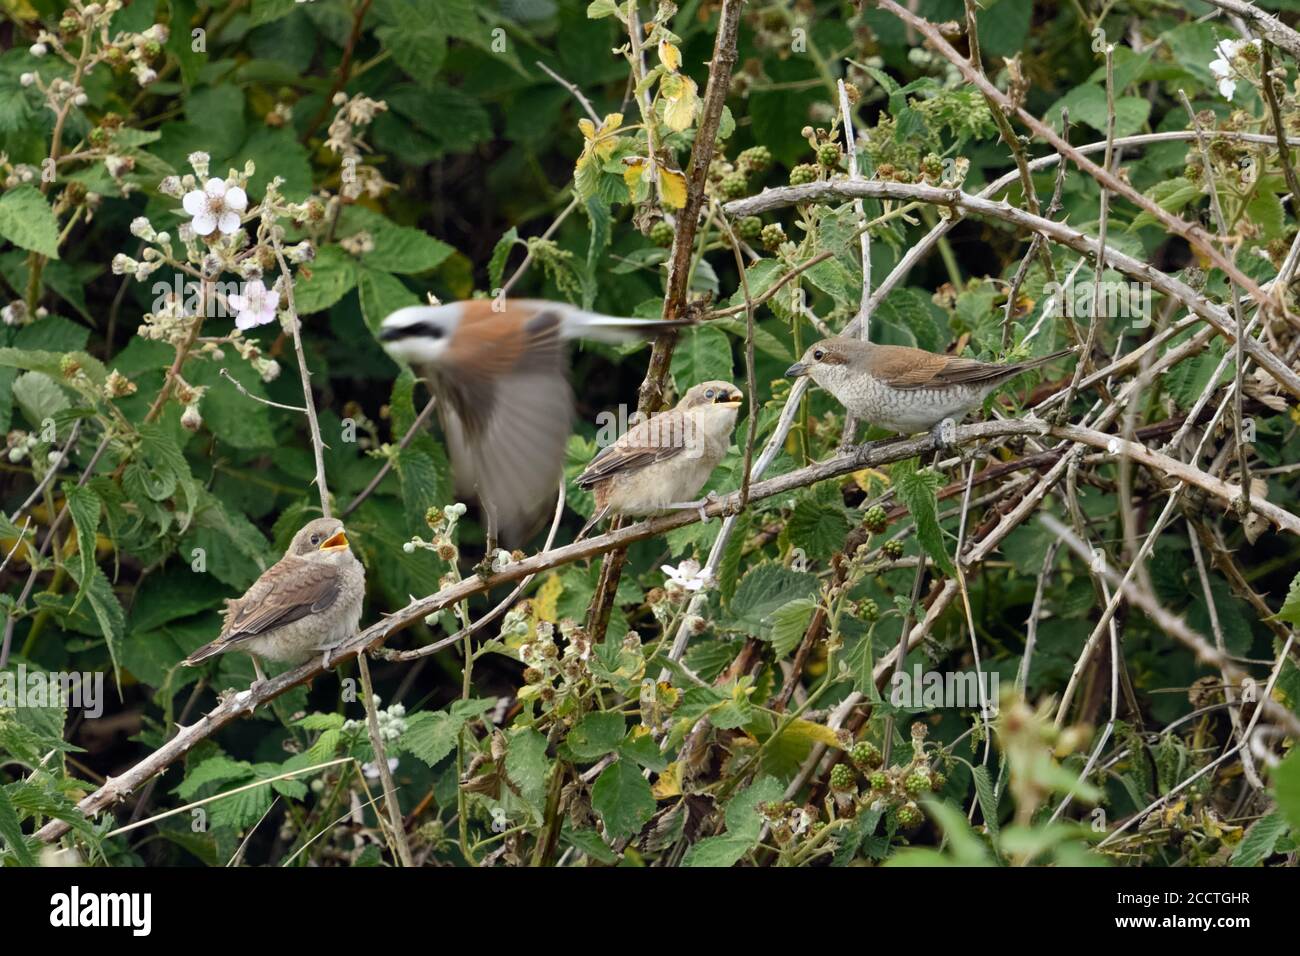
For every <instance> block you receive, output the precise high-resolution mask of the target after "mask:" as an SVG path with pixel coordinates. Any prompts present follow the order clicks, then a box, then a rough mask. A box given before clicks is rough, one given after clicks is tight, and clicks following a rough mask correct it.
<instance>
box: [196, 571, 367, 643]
mask: <svg viewBox="0 0 1300 956" xmlns="http://www.w3.org/2000/svg"><path fill="white" fill-rule="evenodd" d="M342 585H343V577H342V574H341V573H340V571H339V570H338V569H337V568H334V567H332V566H331V565H327V564H321V565H317V564H315V563H314V562H309V561H302V560H300V559H298V560H292V561H291V560H289V559H285V560H283V561H280V562H278V563H277V564H274V565H272V566H271V567H270V568H268V569H267V571H266V573H265V574H263V575H262V576H261V577H260V578H258V579H257V580H256V581H255V582H253V586H252V587H251V588H249V589H248V592H247V593H246V594H245V595H244V596H243V597H241V598H239V599H238V600H237V601H231V602H230V604H229V605H228V606H227V608H226V620H225V626H224V627H223V628H222V629H221V637H220V638H218V640H219V641H220V642H221V643H223V644H231V643H235V642H237V641H240V640H243V639H245V638H249V637H255V636H257V635H258V634H264V633H266V632H267V631H270V630H273V629H275V628H277V627H283V626H284V625H285V624H292V623H293V622H294V621H300V620H302V619H303V618H304V617H306V616H307V615H309V614H316V613H318V612H320V611H323V610H325V609H326V608H328V607H329V606H330V605H331V604H333V603H334V602H335V601H336V600H337V599H338V596H339V592H340V591H341V590H342Z"/></svg>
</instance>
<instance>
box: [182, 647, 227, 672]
mask: <svg viewBox="0 0 1300 956" xmlns="http://www.w3.org/2000/svg"><path fill="white" fill-rule="evenodd" d="M229 647H230V645H229V644H226V643H225V642H224V641H210V642H208V643H207V644H204V645H203V646H202V647H200V648H199V649H198V650H197V651H195V652H194V653H193V654H191V655H190V656H189V657H187V658H185V660H183V661H181V663H182V664H184V665H185V666H186V667H193V666H194V665H196V664H201V663H203V662H204V661H206V660H207V659H208V658H209V657H216V656H217V655H218V654H224V653H225V652H226V651H227V650H228V649H229Z"/></svg>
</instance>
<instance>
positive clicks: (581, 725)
mask: <svg viewBox="0 0 1300 956" xmlns="http://www.w3.org/2000/svg"><path fill="white" fill-rule="evenodd" d="M1097 6H1098V5H1096V4H1087V3H1070V4H1062V5H1057V4H1047V3H1037V4H1036V3H1034V2H1032V0H985V2H984V3H982V4H978V5H977V4H974V3H971V2H967V3H965V4H963V3H962V2H959V0H920V2H919V3H914V4H911V5H909V6H906V7H904V6H900V5H898V4H896V3H894V2H892V0H879V2H876V3H871V2H858V3H851V2H837V0H748V2H744V3H742V2H740V0H682V2H680V3H673V2H670V0H594V2H590V3H588V2H585V0H584V2H581V3H580V2H576V0H315V2H306V3H296V2H293V0H212V2H206V0H166V2H163V0H131V2H123V0H103V2H93V3H83V2H82V0H71V2H70V3H69V4H68V5H66V6H65V5H64V0H6V2H5V3H4V5H3V13H4V22H3V24H0V38H2V39H3V47H4V52H3V53H0V239H3V242H4V245H3V251H0V287H2V288H3V295H2V296H0V300H2V301H3V319H4V324H3V327H2V328H0V424H2V425H3V430H4V431H5V432H7V435H8V438H7V454H6V456H5V459H4V461H3V470H4V483H3V500H4V512H3V514H0V554H3V556H4V564H3V567H2V568H0V576H2V577H3V580H2V581H0V590H2V591H3V595H2V597H0V604H2V609H3V613H4V616H5V629H4V634H3V644H2V645H0V860H2V861H3V862H4V863H5V864H6V865H32V864H37V863H42V862H44V863H63V862H70V861H73V860H81V861H86V862H90V863H94V864H101V865H103V864H106V865H139V864H150V865H176V864H191V863H194V862H195V861H199V862H202V863H205V864H209V865H224V864H226V863H227V862H229V861H232V860H235V861H238V862H242V863H247V864H272V865H280V864H284V865H299V866H304V865H347V866H363V865H383V864H393V865H396V864H403V865H411V864H415V865H423V864H455V865H565V866H575V865H616V864H620V863H623V864H637V865H660V866H677V865H681V866H731V865H737V864H739V865H752V866H762V865H789V866H799V865H834V866H848V865H864V864H865V865H871V864H885V865H944V864H961V865H1025V864H1038V865H1050V864H1057V865H1085V864H1086V865H1096V864H1100V865H1107V864H1109V865H1129V866H1141V865H1193V866H1199V865H1223V864H1232V865H1241V866H1257V865H1277V864H1280V863H1294V861H1295V856H1296V852H1297V835H1300V758H1297V757H1296V756H1295V754H1294V753H1293V752H1291V751H1290V748H1291V746H1292V745H1293V744H1294V741H1295V739H1296V736H1297V733H1298V732H1300V716H1297V715H1298V714H1300V672H1298V671H1297V668H1296V661H1297V660H1300V649H1298V648H1297V647H1296V646H1295V644H1294V630H1293V627H1294V625H1296V624H1297V623H1300V576H1298V575H1296V574H1295V567H1296V564H1297V557H1298V556H1300V543H1298V542H1297V535H1298V534H1300V517H1297V514H1300V511H1298V510H1297V509H1298V506H1300V501H1298V498H1300V494H1298V488H1297V483H1296V476H1297V473H1298V472H1297V466H1296V465H1295V460H1296V459H1297V453H1298V452H1300V438H1298V437H1297V425H1298V424H1300V418H1297V416H1296V412H1295V404H1294V403H1295V401H1296V399H1297V397H1300V375H1298V374H1297V370H1298V369H1300V364H1298V363H1297V357H1298V355H1300V333H1298V331H1297V330H1298V328H1300V322H1297V319H1296V316H1297V315H1298V314H1300V309H1298V308H1297V300H1296V289H1297V284H1296V283H1297V261H1298V260H1300V234H1298V233H1297V208H1298V207H1297V204H1298V203H1300V194H1298V193H1300V190H1298V187H1297V182H1296V159H1295V156H1296V154H1295V152H1294V149H1296V148H1297V147H1300V108H1298V107H1297V96H1298V95H1300V82H1298V81H1297V57H1298V56H1300V34H1297V33H1296V31H1295V29H1294V24H1295V21H1296V14H1295V10H1296V6H1295V4H1294V3H1293V2H1291V0H1279V2H1273V3H1269V2H1261V3H1260V4H1259V5H1258V6H1259V7H1260V8H1267V9H1271V10H1273V11H1275V12H1276V11H1282V12H1280V13H1279V14H1278V16H1279V18H1278V19H1273V18H1272V17H1270V16H1268V15H1266V14H1263V13H1243V12H1242V11H1241V10H1239V9H1237V7H1238V6H1240V5H1238V4H1235V3H1229V2H1226V0H1225V2H1222V3H1221V2H1219V0H1214V2H1213V3H1206V2H1200V0H1196V2H1192V3H1189V4H1185V5H1183V6H1184V7H1186V9H1180V8H1178V7H1177V6H1175V5H1153V4H1147V3H1142V2H1138V0H1116V2H1114V3H1109V4H1106V5H1104V7H1103V9H1102V12H1101V13H1100V14H1098V12H1097V10H1096V8H1097ZM1221 8H1229V9H1227V10H1226V11H1225V10H1223V9H1221ZM1250 9H1251V10H1254V8H1253V7H1252V8H1250ZM1211 14H1217V15H1211ZM1243 18H1244V19H1243ZM1288 24H1290V25H1288ZM1242 31H1246V32H1245V33H1243V32H1242ZM503 294H508V295H526V296H531V297H535V298H547V299H556V300H566V301H569V302H572V303H575V304H578V305H580V306H583V307H585V308H588V309H593V310H596V311H600V312H603V313H608V314H614V315H625V316H637V317H643V318H653V317H658V316H663V317H665V318H681V317H691V318H695V319H697V320H698V321H697V323H696V324H695V325H694V326H693V327H691V328H690V329H688V330H687V331H685V332H683V333H682V334H680V335H675V336H663V337H660V338H659V339H658V340H656V341H655V343H654V344H653V345H652V346H646V345H638V346H625V347H613V346H605V345H594V344H582V345H580V346H576V347H575V348H574V355H573V367H572V382H573V385H574V389H575V392H576V394H577V400H578V408H579V415H578V420H577V422H576V423H575V429H574V435H573V437H572V438H571V439H570V443H569V448H568V463H567V466H566V475H567V478H568V479H569V481H570V483H569V485H568V487H567V488H566V489H565V495H564V499H563V500H564V502H565V503H564V505H563V510H562V511H561V512H560V514H559V515H558V522H557V525H556V528H555V529H553V530H552V532H551V536H550V537H549V538H547V537H544V535H539V536H538V537H537V538H536V539H535V540H534V541H533V542H531V544H530V545H529V547H527V548H524V549H521V550H520V551H516V552H514V553H510V554H507V553H504V552H498V553H495V554H485V549H484V533H483V528H482V525H481V522H480V519H479V515H478V512H477V509H475V508H474V507H473V502H461V501H457V500H456V497H455V494H454V491H453V487H452V481H451V475H450V467H449V462H448V456H447V452H446V450H445V446H444V443H443V439H442V435H441V432H440V431H439V429H438V428H437V427H434V428H433V429H432V430H428V429H425V428H424V427H422V421H421V420H417V419H422V418H423V417H425V416H421V412H422V410H424V409H425V408H426V406H425V401H426V397H425V391H424V388H423V386H422V385H421V384H420V383H419V382H418V381H417V379H416V376H415V375H414V373H413V372H412V371H411V370H410V369H409V368H405V367H401V366H399V365H398V364H395V363H394V362H393V361H392V360H391V359H390V358H389V357H388V356H387V355H386V353H385V352H384V351H383V349H382V348H381V347H380V346H379V344H378V342H377V340H376V337H375V333H376V330H377V328H378V325H379V323H380V322H381V321H382V320H383V318H384V317H385V316H386V315H388V314H389V313H391V312H393V311H394V310H396V309H398V308H401V307H403V306H407V305H413V304H419V303H422V302H426V301H437V300H440V301H454V300H458V299H469V298H474V297H496V296H500V295H503ZM839 332H845V334H849V335H858V334H869V335H870V338H871V340H872V341H874V342H876V343H883V344H893V345H906V346H916V347H920V348H922V349H926V350H929V351H932V352H947V353H950V354H953V355H958V354H960V355H965V356H969V357H975V358H981V359H984V360H988V361H1018V360H1021V359H1025V358H1029V357H1033V356H1041V355H1046V354H1048V353H1050V352H1052V351H1054V350H1056V349H1060V348H1067V347H1073V348H1074V349H1075V352H1074V355H1073V357H1072V358H1070V359H1068V360H1064V361H1058V362H1055V363H1053V364H1051V365H1049V366H1047V367H1045V368H1043V369H1039V370H1037V371H1034V372H1032V373H1029V374H1028V375H1026V376H1025V377H1023V378H1020V379H1017V380H1016V381H1015V382H1014V383H1013V384H1012V385H1011V386H1010V387H1008V388H1005V389H1003V390H1002V391H1001V392H999V393H998V394H997V395H995V396H994V397H993V398H990V399H989V400H987V401H986V402H985V405H984V408H983V410H982V412H981V413H979V414H978V415H977V416H975V417H978V418H981V419H984V421H983V422H982V423H981V424H979V425H976V426H973V427H959V428H957V429H956V432H955V438H956V441H957V444H956V445H955V446H953V447H952V448H948V449H944V448H939V447H934V444H933V443H932V442H931V440H930V439H929V438H917V439H911V440H906V441H905V440H894V439H890V437H889V434H888V433H887V432H885V431H883V430H881V429H879V428H873V427H872V426H871V425H870V424H869V423H856V430H854V427H850V426H853V425H854V424H855V423H851V422H846V415H845V411H844V409H843V408H842V407H841V406H839V405H838V404H837V403H836V402H835V401H834V400H833V399H832V398H831V397H830V396H829V395H828V394H827V393H825V392H823V391H820V390H818V389H815V388H809V387H808V383H807V382H806V381H803V380H801V381H798V382H797V383H795V384H793V385H792V384H791V382H790V381H789V380H788V379H786V378H784V377H783V376H784V370H785V369H786V367H787V366H788V365H789V364H790V363H791V362H794V361H795V360H797V359H798V358H799V357H800V356H801V355H802V354H803V352H804V350H805V349H806V348H807V347H808V346H809V345H810V344H811V343H812V342H814V341H816V340H817V339H819V338H821V337H823V336H824V335H829V334H833V333H839ZM711 379H722V380H727V381H733V382H736V383H737V384H738V385H741V387H742V388H744V390H745V392H746V395H747V401H746V403H745V406H744V408H743V410H742V414H741V419H740V422H739V424H738V426H737V428H736V430H735V435H734V437H735V446H734V447H733V448H732V450H731V452H730V454H729V455H728V457H727V458H726V460H725V461H724V462H723V464H722V465H721V466H720V467H719V468H718V469H717V470H716V471H715V473H714V474H713V476H712V478H711V480H710V482H709V485H708V486H707V490H709V491H711V492H716V494H717V496H718V497H717V498H716V499H715V501H714V504H713V505H712V506H711V508H710V510H711V514H710V518H711V519H712V520H709V521H707V522H706V521H701V520H700V516H699V515H697V514H695V512H694V511H691V512H686V513H682V514H674V515H670V516H667V517H661V518H654V519H651V520H650V521H649V522H648V523H646V522H642V523H633V522H632V521H630V520H628V521H625V522H623V523H622V525H621V527H615V528H613V529H612V530H610V531H608V532H606V533H603V534H595V535H593V536H590V537H588V538H586V539H584V540H583V542H582V543H581V544H579V545H577V546H574V547H571V548H565V546H566V545H569V544H570V543H571V542H573V540H574V537H575V535H576V533H577V531H578V529H579V528H580V527H581V526H582V523H583V521H584V520H585V519H586V518H588V517H590V516H591V513H592V509H593V503H592V499H591V496H590V494H589V493H588V492H586V491H584V490H582V489H580V488H578V487H577V486H576V485H574V484H572V479H573V478H574V477H576V475H577V474H578V473H579V472H581V471H582V469H583V468H584V467H585V465H586V464H587V463H588V462H589V461H590V460H591V458H592V456H593V455H594V454H595V453H596V451H597V450H598V447H599V444H600V443H603V442H604V441H605V440H606V437H605V431H604V430H603V429H604V428H605V426H606V425H607V423H608V422H609V421H610V420H614V421H618V422H626V421H627V419H628V417H629V416H630V415H631V413H632V412H633V411H640V412H641V413H648V412H654V411H657V410H659V409H660V408H662V407H665V406H666V405H669V404H671V403H672V401H673V400H674V397H675V396H678V395H680V394H682V393H683V392H685V390H686V389H688V388H689V387H690V386H692V385H694V384H696V383H699V382H703V381H706V380H711ZM611 409H617V410H618V411H617V412H614V413H611V411H610V410H611ZM611 415H612V419H611V418H610V417H609V416H611ZM859 441H863V442H865V444H860V445H859V444H858V442H859ZM520 467H527V463H520ZM467 506H469V507H467ZM323 510H324V511H326V513H332V514H335V515H341V516H342V517H343V518H344V520H345V522H346V524H347V527H348V531H349V536H350V537H351V540H352V547H353V549H354V551H356V553H357V554H358V556H359V557H360V558H361V559H362V561H363V562H364V564H365V567H366V571H367V602H366V611H365V615H364V617H363V622H362V624H363V627H365V628H367V630H366V631H365V632H364V633H363V634H362V635H360V636H359V637H358V638H357V639H356V640H355V641H353V642H351V643H350V644H349V645H348V646H347V648H346V649H345V652H344V653H341V654H340V658H341V660H340V661H339V662H338V663H337V666H336V667H334V668H333V669H331V670H328V671H326V670H323V669H322V667H321V664H320V662H318V661H313V662H309V663H308V664H305V665H303V666H302V667H300V668H297V669H295V670H293V671H292V672H291V673H289V674H287V675H286V674H283V673H282V674H281V676H280V677H275V678H273V679H272V680H271V681H270V682H269V683H268V684H267V685H264V686H262V687H260V688H256V689H254V690H252V691H246V690H244V688H247V687H249V685H250V683H251V682H252V680H253V671H252V664H251V662H250V661H249V660H248V659H247V658H246V657H245V656H243V655H226V656H221V657H218V658H215V659H214V660H213V661H211V662H207V663H205V664H204V665H203V666H201V667H196V668H190V667H184V666H181V664H180V661H182V660H183V659H184V658H185V657H186V656H187V655H188V654H189V653H191V652H192V651H193V650H194V649H195V648H197V647H199V646H200V645H202V644H204V643H206V642H207V641H210V640H211V639H212V638H213V637H215V636H216V634H217V633H218V632H219V630H220V627H221V612H222V609H223V602H224V601H225V600H226V599H229V598H232V597H237V596H239V595H240V594H242V593H243V591H244V590H245V589H246V588H247V587H248V586H249V585H250V584H251V583H252V582H253V581H254V580H255V579H256V578H257V577H258V575H259V574H260V573H261V572H262V571H263V570H265V569H266V568H267V567H268V566H269V565H270V564H271V563H272V562H274V561H275V560H276V559H277V558H278V556H279V555H280V554H282V553H283V552H284V550H285V548H286V546H287V544H288V541H289V539H290V538H291V537H292V535H293V534H294V532H295V531H296V530H297V529H298V528H299V527H301V526H302V525H303V524H304V523H305V522H306V521H307V520H309V519H310V518H312V517H316V516H319V515H320V513H321V512H322V511H323ZM1293 577H1294V578H1295V581H1294V582H1293V580H1292V579H1293ZM521 582H522V583H521ZM516 586H519V587H520V588H521V589H522V593H521V594H519V595H517V596H516V595H515V594H514V588H515V587H516ZM1288 589H1289V590H1288ZM512 598H513V600H511V599H512ZM494 608H496V609H497V612H498V613H497V614H495V615H490V614H489V611H491V610H492V609H494ZM474 622H481V624H480V626H478V627H477V628H476V629H475V630H474V633H472V634H469V635H465V636H462V637H460V638H458V639H453V640H451V641H448V640H447V638H448V636H453V638H454V636H455V635H457V634H458V633H460V631H461V630H462V629H463V628H468V627H470V626H471V625H472V624H473V623H474ZM439 642H443V643H441V644H440V643H439ZM900 652H901V653H900ZM358 657H359V659H358ZM367 658H370V660H371V663H370V664H367V663H366V660H367ZM372 671H373V679H372ZM96 689H98V690H99V694H98V695H96V693H95V691H96ZM386 770H387V772H385V771H386ZM176 810H179V811H180V812H177V813H172V814H170V815H164V814H166V812H167V811H176ZM158 837H161V838H162V839H158Z"/></svg>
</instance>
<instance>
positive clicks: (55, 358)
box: [0, 348, 108, 385]
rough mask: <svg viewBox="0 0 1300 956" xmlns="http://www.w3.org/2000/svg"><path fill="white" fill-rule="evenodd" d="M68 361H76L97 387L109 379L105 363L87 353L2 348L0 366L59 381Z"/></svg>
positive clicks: (0, 350) (0, 349)
mask: <svg viewBox="0 0 1300 956" xmlns="http://www.w3.org/2000/svg"><path fill="white" fill-rule="evenodd" d="M66 359H71V360H74V361H75V362H76V363H77V364H78V365H79V366H80V367H81V369H82V371H84V372H85V373H86V375H87V376H88V377H89V378H90V380H91V381H92V382H94V383H95V384H96V385H103V384H104V380H105V379H106V378H108V370H107V369H105V368H104V363H103V362H101V361H100V360H99V359H97V358H95V357H94V356H93V355H88V354H87V353H85V352H50V351H45V350H43V349H20V348H0V366H6V367H8V368H21V369H27V370H28V371H31V372H43V373H44V374H46V375H48V376H49V377H50V378H52V379H54V380H55V381H58V380H59V379H61V378H62V377H63V364H64V361H65V360H66Z"/></svg>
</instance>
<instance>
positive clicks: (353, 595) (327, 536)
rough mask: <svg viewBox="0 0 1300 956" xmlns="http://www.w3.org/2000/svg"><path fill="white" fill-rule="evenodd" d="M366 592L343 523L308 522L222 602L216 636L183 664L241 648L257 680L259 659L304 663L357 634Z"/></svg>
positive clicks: (333, 520)
mask: <svg viewBox="0 0 1300 956" xmlns="http://www.w3.org/2000/svg"><path fill="white" fill-rule="evenodd" d="M365 592H366V573H365V569H364V568H362V566H361V562H360V561H358V560H357V559H356V556H355V555H354V554H353V553H352V550H351V548H350V547H349V546H348V539H347V535H346V534H345V533H344V530H343V522H341V521H339V520H338V519H336V518H317V519H316V520H314V521H309V522H308V523H307V524H305V525H303V527H302V529H301V530H300V531H299V532H298V533H297V534H295V535H294V536H293V541H291V542H290V543H289V550H288V551H286V552H285V553H284V557H283V558H281V559H280V560H279V561H277V562H276V563H275V564H273V565H271V567H269V568H267V569H266V571H264V572H263V573H262V576H261V577H260V578H258V579H257V580H256V581H254V582H253V586H252V587H250V588H249V589H248V590H247V591H246V592H245V593H244V596H243V597H241V598H237V599H235V600H227V601H226V614H225V622H224V624H223V625H222V628H221V634H220V635H219V636H218V637H217V639H216V640H214V641H212V642H211V643H208V644H204V645H203V646H202V647H200V648H199V649H198V650H197V651H195V652H194V653H193V654H191V655H190V656H189V657H187V658H185V661H184V663H185V664H187V665H189V666H191V667H193V666H194V665H196V664H199V663H202V662H203V661H205V660H207V659H208V658H210V657H215V656H216V655H218V654H224V653H225V652H226V651H232V650H236V651H244V652H246V653H248V654H249V655H251V656H252V658H253V669H254V671H256V673H257V683H259V684H260V683H261V682H262V681H264V680H266V675H265V674H264V673H263V672H262V666H261V663H260V661H259V658H266V659H267V660H271V661H278V662H281V663H286V664H301V663H302V662H303V661H305V660H307V659H308V658H309V657H311V656H312V655H313V654H315V653H317V652H319V651H324V652H326V654H328V652H329V651H330V650H331V649H332V648H334V647H336V646H338V645H339V644H340V643H341V642H343V641H344V640H346V639H347V638H349V637H351V636H352V635H353V634H356V633H357V625H358V624H360V622H361V602H362V599H363V598H364V597H365ZM254 686H256V684H255V685H254Z"/></svg>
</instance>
